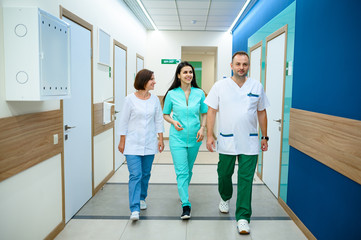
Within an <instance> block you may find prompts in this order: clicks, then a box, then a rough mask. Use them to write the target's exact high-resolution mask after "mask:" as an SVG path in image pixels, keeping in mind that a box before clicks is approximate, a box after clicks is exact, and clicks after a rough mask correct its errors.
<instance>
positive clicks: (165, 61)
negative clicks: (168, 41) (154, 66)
mask: <svg viewBox="0 0 361 240" xmlns="http://www.w3.org/2000/svg"><path fill="white" fill-rule="evenodd" d="M178 63H180V59H162V64H178Z"/></svg>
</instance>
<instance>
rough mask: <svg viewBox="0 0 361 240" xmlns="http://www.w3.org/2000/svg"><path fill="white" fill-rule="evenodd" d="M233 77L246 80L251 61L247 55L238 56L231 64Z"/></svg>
mask: <svg viewBox="0 0 361 240" xmlns="http://www.w3.org/2000/svg"><path fill="white" fill-rule="evenodd" d="M231 68H232V70H233V76H235V77H236V78H244V77H246V76H247V73H248V70H249V59H248V57H247V56H246V55H236V56H234V58H233V61H232V63H231Z"/></svg>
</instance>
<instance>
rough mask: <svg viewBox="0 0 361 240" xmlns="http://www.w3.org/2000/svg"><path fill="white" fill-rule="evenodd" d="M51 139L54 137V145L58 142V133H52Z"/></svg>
mask: <svg viewBox="0 0 361 240" xmlns="http://www.w3.org/2000/svg"><path fill="white" fill-rule="evenodd" d="M53 139H54V145H55V144H58V142H59V136H58V134H54V135H53Z"/></svg>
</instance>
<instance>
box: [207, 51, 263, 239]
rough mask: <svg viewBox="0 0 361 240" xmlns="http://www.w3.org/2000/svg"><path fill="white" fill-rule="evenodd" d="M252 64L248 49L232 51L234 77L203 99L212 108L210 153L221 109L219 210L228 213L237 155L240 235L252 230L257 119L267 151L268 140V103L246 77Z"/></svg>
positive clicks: (209, 115)
mask: <svg viewBox="0 0 361 240" xmlns="http://www.w3.org/2000/svg"><path fill="white" fill-rule="evenodd" d="M249 65H250V61H249V56H248V54H247V53H246V52H243V51H241V52H236V53H235V54H233V56H232V63H231V68H232V70H233V76H232V77H230V78H226V79H222V80H220V81H217V82H216V83H215V84H214V85H213V87H212V89H211V90H210V92H209V94H208V96H207V98H206V100H205V101H204V102H205V103H206V104H207V105H208V107H209V108H208V113H207V149H208V150H209V151H211V152H213V150H214V149H215V139H214V137H213V128H214V123H215V118H216V114H217V112H218V120H219V127H218V130H219V134H218V136H217V152H218V153H219V162H218V167H217V172H218V191H219V194H220V196H221V201H220V203H219V210H220V211H221V212H222V213H228V212H229V200H230V199H231V198H232V193H233V187H232V175H233V172H234V166H235V162H236V158H238V182H237V203H236V220H237V227H238V231H239V233H240V234H249V233H250V228H249V225H248V224H249V222H250V218H251V215H252V208H251V197H252V183H253V176H254V172H255V168H256V164H257V158H258V153H259V137H258V131H257V119H258V122H259V125H260V128H261V132H262V137H261V150H262V151H267V149H268V139H269V138H268V136H267V113H266V108H267V107H268V106H269V102H268V99H267V96H266V95H265V93H264V90H263V86H262V84H261V83H260V82H259V81H256V80H254V79H251V78H248V77H247V73H248V70H249Z"/></svg>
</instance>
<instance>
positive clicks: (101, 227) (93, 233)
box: [55, 219, 128, 240]
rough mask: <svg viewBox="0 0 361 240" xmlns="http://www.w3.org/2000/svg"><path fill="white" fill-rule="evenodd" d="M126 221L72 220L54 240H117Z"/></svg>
mask: <svg viewBox="0 0 361 240" xmlns="http://www.w3.org/2000/svg"><path fill="white" fill-rule="evenodd" d="M127 223H128V220H98V219H97V220H80V219H72V220H70V221H69V222H68V224H67V225H66V227H65V229H64V230H63V231H62V232H61V233H60V234H59V235H58V236H57V237H56V238H55V239H56V240H73V239H77V240H82V239H84V240H93V239H94V240H99V239H106V240H113V239H114V240H118V239H119V238H120V236H121V235H122V233H123V232H124V230H125V227H126V225H127Z"/></svg>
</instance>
